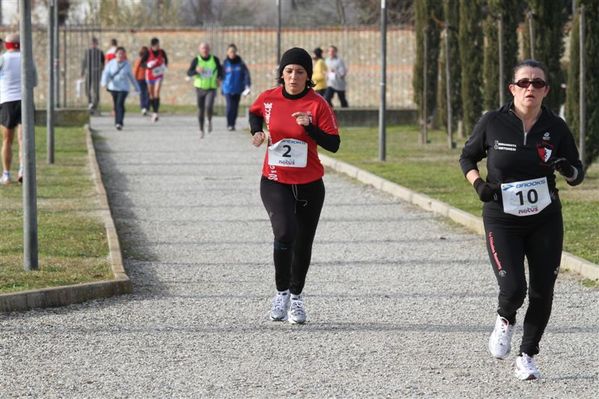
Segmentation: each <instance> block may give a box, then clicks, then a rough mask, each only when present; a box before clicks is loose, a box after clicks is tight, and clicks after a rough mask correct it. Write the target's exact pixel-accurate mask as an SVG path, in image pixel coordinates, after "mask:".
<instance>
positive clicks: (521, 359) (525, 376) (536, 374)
mask: <svg viewBox="0 0 599 399" xmlns="http://www.w3.org/2000/svg"><path fill="white" fill-rule="evenodd" d="M514 375H515V376H516V378H518V379H519V380H522V381H527V380H538V379H539V378H541V372H540V371H539V369H538V368H537V365H536V364H535V359H533V358H532V357H530V356H528V355H527V354H526V353H523V354H521V355H520V356H518V357H517V358H516V369H515V370H514Z"/></svg>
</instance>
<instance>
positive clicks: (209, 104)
mask: <svg viewBox="0 0 599 399" xmlns="http://www.w3.org/2000/svg"><path fill="white" fill-rule="evenodd" d="M198 50H199V53H200V54H199V55H198V56H197V57H195V58H194V59H193V60H191V65H190V66H189V69H188V70H187V76H189V77H191V78H193V85H194V86H195V88H196V94H197V99H198V120H199V122H200V138H204V132H205V131H204V114H205V113H206V114H207V115H206V116H207V118H208V133H210V132H212V115H213V113H214V98H215V97H216V89H217V88H218V86H219V85H220V82H221V80H222V78H223V71H222V67H221V64H220V61H219V59H218V57H216V56H214V55H212V54H210V45H209V44H208V43H200V46H199V47H198Z"/></svg>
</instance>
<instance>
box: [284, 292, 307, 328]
mask: <svg viewBox="0 0 599 399" xmlns="http://www.w3.org/2000/svg"><path fill="white" fill-rule="evenodd" d="M287 320H289V322H290V323H293V324H304V323H305V322H306V308H305V306H304V296H303V295H301V294H300V295H293V296H292V297H291V301H290V306H289V312H287Z"/></svg>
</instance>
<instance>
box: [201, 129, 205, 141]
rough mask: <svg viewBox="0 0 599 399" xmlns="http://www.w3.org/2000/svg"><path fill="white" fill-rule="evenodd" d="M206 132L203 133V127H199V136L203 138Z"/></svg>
mask: <svg viewBox="0 0 599 399" xmlns="http://www.w3.org/2000/svg"><path fill="white" fill-rule="evenodd" d="M205 135H206V133H204V130H203V129H200V138H201V139H203V138H204V136H205Z"/></svg>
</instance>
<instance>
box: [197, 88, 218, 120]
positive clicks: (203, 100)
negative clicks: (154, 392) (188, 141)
mask: <svg viewBox="0 0 599 399" xmlns="http://www.w3.org/2000/svg"><path fill="white" fill-rule="evenodd" d="M196 96H197V100H198V122H200V130H204V114H207V117H208V122H210V121H211V120H212V115H213V114H214V99H215V98H216V89H208V90H204V89H198V88H197V87H196Z"/></svg>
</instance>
